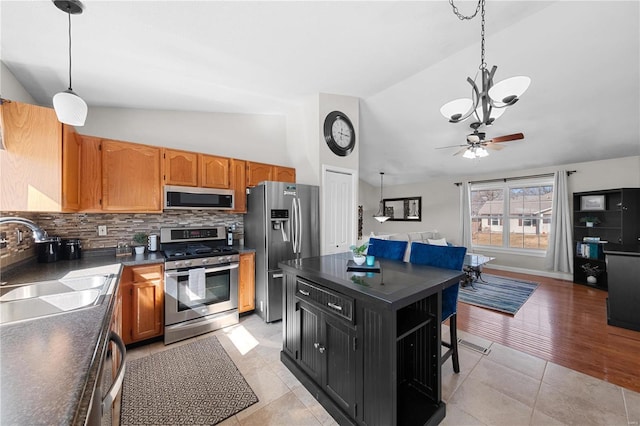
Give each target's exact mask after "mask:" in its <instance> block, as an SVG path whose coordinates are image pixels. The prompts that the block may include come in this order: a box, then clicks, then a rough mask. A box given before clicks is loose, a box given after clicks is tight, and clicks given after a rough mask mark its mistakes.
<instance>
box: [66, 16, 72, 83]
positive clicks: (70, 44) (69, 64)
mask: <svg viewBox="0 0 640 426" xmlns="http://www.w3.org/2000/svg"><path fill="white" fill-rule="evenodd" d="M67 17H68V18H69V90H72V89H71V7H69V8H68V9H67Z"/></svg>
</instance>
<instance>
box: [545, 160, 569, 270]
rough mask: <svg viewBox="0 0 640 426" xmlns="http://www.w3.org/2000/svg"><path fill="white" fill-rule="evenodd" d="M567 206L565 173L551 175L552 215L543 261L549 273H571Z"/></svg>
mask: <svg viewBox="0 0 640 426" xmlns="http://www.w3.org/2000/svg"><path fill="white" fill-rule="evenodd" d="M569 206H570V204H569V191H568V189H567V172H566V171H565V170H560V171H557V172H555V173H554V175H553V201H552V209H553V210H552V211H553V214H552V215H551V229H550V232H549V247H548V248H547V258H546V259H545V260H546V261H545V266H546V268H547V269H548V270H550V271H555V272H566V273H573V239H572V238H573V237H572V234H571V231H572V228H571V208H570V207H569Z"/></svg>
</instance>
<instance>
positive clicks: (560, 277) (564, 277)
mask: <svg viewBox="0 0 640 426" xmlns="http://www.w3.org/2000/svg"><path fill="white" fill-rule="evenodd" d="M486 268H490V269H497V270H499V271H509V272H518V273H521V274H529V275H540V276H541V277H549V278H555V279H558V280H566V281H573V275H571V274H567V273H564V272H550V271H539V270H536V269H526V268H516V267H513V266H504V265H493V264H491V265H487V266H486Z"/></svg>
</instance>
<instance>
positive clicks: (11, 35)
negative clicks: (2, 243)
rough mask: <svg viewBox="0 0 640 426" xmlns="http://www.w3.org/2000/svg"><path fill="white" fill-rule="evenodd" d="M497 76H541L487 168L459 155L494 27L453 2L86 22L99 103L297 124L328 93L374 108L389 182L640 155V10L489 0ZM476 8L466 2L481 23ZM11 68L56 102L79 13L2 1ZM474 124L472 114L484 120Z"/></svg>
mask: <svg viewBox="0 0 640 426" xmlns="http://www.w3.org/2000/svg"><path fill="white" fill-rule="evenodd" d="M486 3H487V4H486V21H487V23H486V32H487V37H486V62H487V64H488V66H489V67H491V66H492V65H497V66H498V71H497V73H496V80H498V81H499V80H502V79H504V78H507V77H510V76H514V75H521V74H524V75H528V76H529V77H531V79H532V83H531V86H530V88H529V90H528V91H527V92H526V93H525V94H524V95H523V96H522V99H521V100H520V101H519V102H518V104H516V105H515V106H513V107H511V108H509V109H508V110H507V111H506V112H505V114H504V115H503V116H502V117H501V118H499V119H498V120H497V122H496V124H495V125H494V126H492V127H490V128H488V129H486V132H487V137H493V136H500V135H504V134H510V133H516V132H523V133H524V134H525V139H524V140H521V141H514V142H510V143H508V144H506V146H505V149H503V150H501V151H499V152H492V153H491V155H490V156H489V157H486V158H483V159H480V160H467V159H464V158H462V157H460V156H457V157H453V156H452V154H453V153H454V152H455V151H456V150H457V149H456V148H450V149H440V150H436V149H435V148H436V147H440V146H446V145H452V144H456V143H464V140H465V135H466V134H467V133H470V129H469V127H468V124H466V123H461V124H451V123H448V122H447V120H446V119H444V117H442V116H441V115H440V112H439V109H440V106H441V105H442V104H444V103H445V102H447V101H449V100H452V99H455V98H459V97H464V96H468V95H469V93H470V88H469V85H468V83H466V81H465V80H466V78H467V76H471V77H472V78H473V77H474V76H475V73H476V71H477V69H478V65H479V57H480V43H479V41H480V35H479V33H480V20H479V17H476V18H475V19H473V20H471V21H460V20H458V18H456V17H455V15H454V14H453V12H452V10H451V6H450V5H449V3H448V1H446V0H438V1H389V2H383V1H357V2H348V1H320V2H311V1H298V2H293V1H285V2H275V1H258V2H247V1H224V2H223V1H195V2H188V1H93V0H85V1H84V4H85V11H84V13H83V14H82V15H76V16H73V17H72V27H73V38H72V39H73V89H74V91H75V92H76V93H78V94H79V95H80V96H82V97H83V98H84V99H85V100H86V101H87V103H88V104H89V108H91V107H92V106H108V107H125V108H148V109H166V110H186V111H213V112H239V113H268V114H282V113H284V112H285V111H286V110H287V109H288V108H290V107H291V106H295V105H297V104H301V103H302V102H303V101H304V100H305V99H308V97H309V96H312V95H315V94H317V93H332V94H340V95H348V96H355V97H358V98H360V99H361V113H360V144H361V145H360V147H361V151H360V176H361V178H363V179H364V180H366V181H368V182H369V183H371V184H373V185H377V184H378V182H379V175H378V172H379V171H384V172H385V183H389V184H394V183H396V184H397V183H409V182H419V181H424V180H427V179H429V178H433V177H437V176H447V175H449V176H466V175H476V174H482V173H487V172H495V171H513V170H519V169H525V168H535V167H542V166H550V165H558V164H567V163H573V162H582V161H591V160H599V159H607V158H617V157H623V156H631V155H640V71H639V68H640V3H639V2H638V1H637V0H633V1H610V0H608V1H550V2H542V1H518V0H513V1H494V0H487V2H486ZM475 4H476V2H473V1H464V2H457V1H456V5H458V6H459V9H460V10H461V12H463V13H465V14H469V13H472V12H473V10H474V9H475ZM0 8H1V9H0V14H1V17H0V19H1V24H2V29H1V36H2V40H1V49H2V50H1V55H2V56H1V58H2V61H3V62H4V63H5V65H7V67H8V68H9V69H10V70H11V72H12V73H13V74H14V75H15V76H16V78H17V79H18V80H19V81H20V83H21V84H22V85H23V86H24V87H25V89H26V90H27V91H28V92H29V93H30V94H31V95H32V96H33V97H34V98H35V99H36V101H37V102H39V103H41V104H43V105H50V104H51V101H50V100H51V97H52V96H53V94H55V93H56V92H58V91H60V90H62V89H64V88H66V87H67V66H68V64H67V59H66V58H67V33H66V32H67V16H66V15H65V14H64V13H62V12H60V11H59V10H58V9H57V8H56V7H55V6H54V5H53V3H52V2H50V1H7V0H2V2H1V5H0ZM469 121H470V120H469Z"/></svg>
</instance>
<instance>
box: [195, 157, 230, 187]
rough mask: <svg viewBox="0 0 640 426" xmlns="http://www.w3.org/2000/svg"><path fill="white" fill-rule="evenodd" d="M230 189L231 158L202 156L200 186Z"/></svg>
mask: <svg viewBox="0 0 640 426" xmlns="http://www.w3.org/2000/svg"><path fill="white" fill-rule="evenodd" d="M199 186H202V187H205V188H229V158H226V157H217V156H215V155H206V154H200V185H199Z"/></svg>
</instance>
